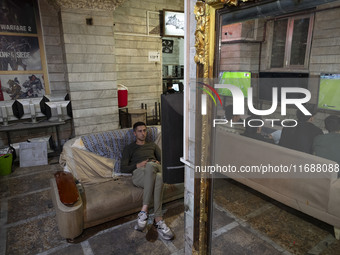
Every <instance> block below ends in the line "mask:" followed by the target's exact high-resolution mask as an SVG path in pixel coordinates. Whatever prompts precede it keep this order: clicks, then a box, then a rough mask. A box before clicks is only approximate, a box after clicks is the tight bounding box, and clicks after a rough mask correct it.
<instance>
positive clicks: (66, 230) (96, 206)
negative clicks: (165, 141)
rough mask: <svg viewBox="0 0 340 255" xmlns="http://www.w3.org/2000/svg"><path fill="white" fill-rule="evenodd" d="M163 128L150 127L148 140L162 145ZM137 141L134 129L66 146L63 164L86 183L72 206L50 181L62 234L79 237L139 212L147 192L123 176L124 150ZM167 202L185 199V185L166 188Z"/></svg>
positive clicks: (106, 133)
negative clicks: (102, 224)
mask: <svg viewBox="0 0 340 255" xmlns="http://www.w3.org/2000/svg"><path fill="white" fill-rule="evenodd" d="M159 133H160V132H159V127H151V128H150V127H149V128H148V139H149V140H152V141H155V142H159V141H160V135H159ZM133 141H134V136H133V132H132V130H131V129H119V130H114V131H110V132H102V133H96V134H91V135H88V136H82V137H80V138H74V139H71V140H69V141H68V142H66V143H65V145H64V147H63V151H62V154H61V156H60V164H61V165H62V166H63V167H64V170H65V171H69V172H71V173H72V174H73V176H74V177H75V179H77V180H79V182H80V183H81V184H82V185H81V186H80V185H78V188H79V187H80V188H79V194H80V198H79V200H78V201H77V202H76V203H75V204H73V205H72V206H67V205H64V204H63V203H62V202H61V201H60V197H59V192H58V187H57V184H56V180H55V179H54V178H52V179H51V180H50V185H51V196H52V200H53V204H54V207H55V209H56V217H57V222H58V228H59V232H60V235H61V236H62V237H64V238H67V239H73V238H75V237H77V236H79V235H80V234H81V233H82V232H83V229H85V228H89V227H92V226H95V225H98V224H101V223H104V222H106V221H110V220H113V219H117V218H119V217H122V216H126V215H129V214H132V213H135V212H138V211H139V210H140V208H141V205H142V199H143V189H141V188H138V187H136V186H134V185H133V183H132V179H131V175H126V174H125V175H124V174H121V173H120V158H121V154H122V150H123V149H124V147H125V146H126V145H127V144H129V143H131V142H133ZM164 188H165V190H164V193H163V194H164V195H163V196H164V197H163V202H164V203H165V202H169V201H172V200H175V199H179V198H182V197H183V195H184V185H183V184H175V185H167V184H165V185H164Z"/></svg>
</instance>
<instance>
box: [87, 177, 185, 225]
mask: <svg viewBox="0 0 340 255" xmlns="http://www.w3.org/2000/svg"><path fill="white" fill-rule="evenodd" d="M84 189H85V194H86V202H85V203H84V206H85V212H84V222H85V225H86V227H89V226H93V225H96V224H98V223H99V222H105V221H107V220H110V219H113V218H119V217H122V216H125V215H128V214H130V213H133V212H137V211H138V210H140V208H141V207H142V203H143V189H142V188H138V187H136V186H135V185H133V183H132V177H127V176H124V177H119V178H115V179H111V180H110V181H107V182H104V183H99V184H93V185H84ZM183 194H184V185H183V183H181V184H171V185H169V184H164V191H163V203H164V202H165V201H171V200H174V199H176V198H181V197H183ZM151 207H152V205H151Z"/></svg>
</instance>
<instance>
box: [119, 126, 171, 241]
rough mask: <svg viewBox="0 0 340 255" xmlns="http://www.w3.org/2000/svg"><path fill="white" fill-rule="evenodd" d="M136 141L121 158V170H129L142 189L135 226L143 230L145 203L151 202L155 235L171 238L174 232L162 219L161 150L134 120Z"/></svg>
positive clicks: (144, 225) (127, 147)
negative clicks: (141, 201) (140, 203)
mask: <svg viewBox="0 0 340 255" xmlns="http://www.w3.org/2000/svg"><path fill="white" fill-rule="evenodd" d="M133 133H134V135H135V136H136V142H133V143H131V144H129V145H128V146H126V147H125V148H124V151H123V156H122V160H121V172H122V173H132V182H133V184H134V185H136V186H137V187H141V188H143V189H144V191H143V206H142V209H141V211H140V213H139V214H138V220H137V225H136V227H135V228H136V229H137V230H139V231H143V230H144V229H145V227H146V224H147V220H148V206H149V204H150V202H151V200H152V196H153V204H154V213H155V221H154V224H155V226H156V228H157V231H158V234H159V235H160V236H161V238H163V239H165V240H171V239H172V238H173V237H174V235H173V233H172V231H171V230H170V228H169V227H168V226H167V225H166V224H165V222H164V221H163V217H162V216H163V215H162V197H163V179H162V172H161V164H160V160H161V150H160V148H159V147H158V146H157V145H156V144H155V143H153V142H146V140H145V139H146V125H145V123H144V122H136V123H135V124H134V125H133Z"/></svg>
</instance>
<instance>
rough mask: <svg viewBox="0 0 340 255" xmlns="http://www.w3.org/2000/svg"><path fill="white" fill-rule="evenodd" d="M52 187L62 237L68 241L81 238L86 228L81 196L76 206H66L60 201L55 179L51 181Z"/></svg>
mask: <svg viewBox="0 0 340 255" xmlns="http://www.w3.org/2000/svg"><path fill="white" fill-rule="evenodd" d="M50 186H51V197H52V201H53V205H54V207H55V210H56V217H57V223H58V228H59V232H60V235H61V236H62V237H64V238H68V239H73V238H75V237H77V236H79V235H80V234H81V233H82V232H83V228H84V208H83V202H82V199H81V196H79V200H78V201H77V202H76V203H75V204H73V205H72V206H66V205H64V204H63V203H62V202H61V201H60V197H59V192H58V187H57V182H56V180H55V178H52V179H50Z"/></svg>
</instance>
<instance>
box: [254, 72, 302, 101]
mask: <svg viewBox="0 0 340 255" xmlns="http://www.w3.org/2000/svg"><path fill="white" fill-rule="evenodd" d="M308 77H309V74H308V73H274V72H260V73H259V99H260V100H263V101H272V98H273V88H274V87H276V88H278V101H279V102H281V88H287V87H290V88H305V89H308ZM303 97H305V94H302V93H287V98H303Z"/></svg>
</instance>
